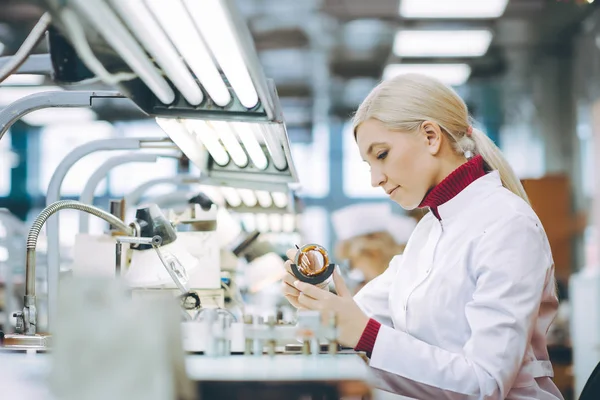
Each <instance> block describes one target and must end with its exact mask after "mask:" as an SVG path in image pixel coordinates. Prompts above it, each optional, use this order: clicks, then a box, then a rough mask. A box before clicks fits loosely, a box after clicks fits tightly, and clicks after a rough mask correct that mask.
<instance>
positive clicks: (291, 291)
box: [282, 249, 328, 310]
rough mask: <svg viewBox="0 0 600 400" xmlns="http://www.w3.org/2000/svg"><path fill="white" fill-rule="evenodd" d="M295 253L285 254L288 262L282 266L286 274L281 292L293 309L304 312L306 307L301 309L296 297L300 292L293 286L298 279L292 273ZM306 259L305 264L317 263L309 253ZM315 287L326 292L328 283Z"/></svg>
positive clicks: (294, 251)
mask: <svg viewBox="0 0 600 400" xmlns="http://www.w3.org/2000/svg"><path fill="white" fill-rule="evenodd" d="M297 252H298V250H297V249H289V250H288V251H287V252H286V253H285V255H286V256H287V258H288V260H287V261H286V262H285V264H284V265H285V270H286V271H287V274H286V275H285V276H284V277H283V279H282V281H283V282H282V292H283V295H284V296H285V298H286V299H287V300H288V301H289V302H290V304H291V305H293V306H294V307H296V308H297V309H299V310H304V309H306V307H303V306H302V305H301V304H300V303H298V296H299V295H300V292H299V291H298V289H297V288H296V287H295V286H294V282H296V281H297V280H298V278H296V277H295V276H294V273H293V272H292V262H293V260H294V258H295V257H296V253H297ZM307 257H308V260H306V259H305V262H306V261H308V262H311V263H316V262H318V259H317V258H316V256H315V255H314V254H312V253H309V254H308V255H307ZM317 287H319V288H322V289H325V290H327V287H328V283H327V282H324V283H323V284H322V285H317Z"/></svg>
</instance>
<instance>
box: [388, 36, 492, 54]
mask: <svg viewBox="0 0 600 400" xmlns="http://www.w3.org/2000/svg"><path fill="white" fill-rule="evenodd" d="M491 42H492V32H491V31H489V30H487V29H478V30H461V31H458V30H447V31H446V30H428V31H425V30H409V31H407V30H401V31H399V32H398V33H396V37H395V39H394V54H396V55H397V56H399V57H480V56H483V55H484V54H485V53H486V52H487V50H488V47H490V43H491Z"/></svg>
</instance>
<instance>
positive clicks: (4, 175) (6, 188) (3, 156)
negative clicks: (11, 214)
mask: <svg viewBox="0 0 600 400" xmlns="http://www.w3.org/2000/svg"><path fill="white" fill-rule="evenodd" d="M10 143H11V142H10V131H8V132H6V133H5V134H4V136H3V137H2V140H0V197H5V196H8V194H9V193H10V170H11V168H12V166H13V162H14V161H15V160H14V154H13V152H12V151H11V146H10Z"/></svg>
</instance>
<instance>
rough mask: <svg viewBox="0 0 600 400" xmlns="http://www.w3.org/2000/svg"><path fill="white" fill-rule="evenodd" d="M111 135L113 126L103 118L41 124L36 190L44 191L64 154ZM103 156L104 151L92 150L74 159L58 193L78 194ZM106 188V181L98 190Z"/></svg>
mask: <svg viewBox="0 0 600 400" xmlns="http://www.w3.org/2000/svg"><path fill="white" fill-rule="evenodd" d="M111 136H113V127H112V125H111V124H110V123H108V122H105V121H94V122H85V123H76V124H56V125H49V126H46V127H44V128H43V129H42V130H41V132H40V160H39V166H40V172H39V173H40V180H39V182H40V187H39V192H40V193H41V194H44V195H45V194H46V192H47V190H48V185H49V184H50V179H51V178H52V175H53V174H54V171H56V168H57V167H58V165H59V164H60V163H61V162H62V161H63V160H64V158H65V157H66V156H67V154H69V153H70V152H71V151H73V150H74V149H75V148H76V147H79V146H81V145H83V144H85V143H87V142H91V141H93V140H98V139H108V138H110V137H111ZM106 159H107V156H106V153H105V152H95V153H92V154H89V155H87V156H85V157H83V158H82V159H80V160H79V161H77V162H76V163H75V165H73V167H72V168H71V169H70V170H69V172H68V173H67V176H66V177H65V180H64V181H63V184H62V190H61V195H62V196H77V195H79V194H80V193H81V191H82V190H83V187H84V186H85V183H86V182H87V180H88V179H89V177H90V176H91V175H92V173H93V172H94V171H95V170H96V169H97V168H98V167H99V166H100V165H101V164H102V163H103V162H104V161H106ZM105 190H106V184H105V183H102V184H101V185H100V187H99V192H104V191H105ZM96 193H98V192H96Z"/></svg>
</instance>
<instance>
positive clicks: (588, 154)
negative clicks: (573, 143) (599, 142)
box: [577, 106, 595, 199]
mask: <svg viewBox="0 0 600 400" xmlns="http://www.w3.org/2000/svg"><path fill="white" fill-rule="evenodd" d="M577 114H578V115H577V121H578V123H577V137H578V138H579V156H580V159H579V166H580V171H581V186H582V188H581V189H582V191H583V195H584V196H585V197H586V198H588V199H592V198H593V197H594V182H595V181H594V179H595V174H594V169H595V168H594V151H595V148H594V132H593V128H592V124H591V123H592V121H591V118H592V117H593V115H592V111H591V110H590V108H589V107H585V106H580V107H578V110H577Z"/></svg>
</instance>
